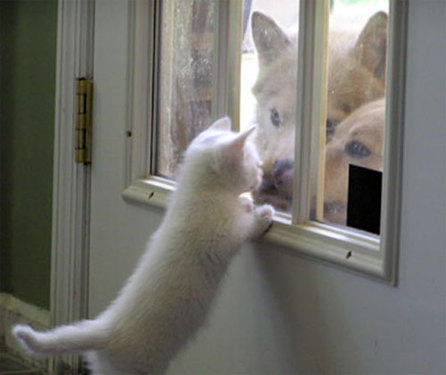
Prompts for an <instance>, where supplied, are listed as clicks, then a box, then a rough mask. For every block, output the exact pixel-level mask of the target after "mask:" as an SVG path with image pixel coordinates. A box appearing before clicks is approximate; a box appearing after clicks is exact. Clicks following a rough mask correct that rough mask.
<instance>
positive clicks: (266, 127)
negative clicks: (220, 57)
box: [240, 0, 299, 211]
mask: <svg viewBox="0 0 446 375" xmlns="http://www.w3.org/2000/svg"><path fill="white" fill-rule="evenodd" d="M243 4H244V9H243V20H244V23H243V24H244V38H243V43H242V54H241V59H242V60H241V80H240V82H241V84H240V86H241V95H240V98H241V102H240V128H241V129H243V128H245V127H248V126H251V125H252V124H257V128H258V130H257V137H256V142H257V148H258V151H259V154H260V156H261V158H262V161H263V171H264V178H263V182H262V184H261V186H260V188H259V189H258V190H257V191H256V192H255V193H254V199H255V200H256V201H257V202H258V203H270V204H273V205H274V206H275V207H276V208H277V209H279V210H282V211H289V210H291V201H292V185H293V183H292V181H293V158H294V131H295V127H296V92H297V39H298V18H299V2H298V1H296V0H278V1H274V2H272V1H270V0H252V1H246V0H245V1H244V2H243Z"/></svg>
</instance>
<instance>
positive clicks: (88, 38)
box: [50, 0, 95, 374]
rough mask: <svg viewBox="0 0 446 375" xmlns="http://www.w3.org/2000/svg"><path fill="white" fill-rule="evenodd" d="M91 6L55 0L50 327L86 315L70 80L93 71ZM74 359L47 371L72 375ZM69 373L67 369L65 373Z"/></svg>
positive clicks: (83, 205)
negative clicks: (55, 55) (56, 18)
mask: <svg viewBox="0 0 446 375" xmlns="http://www.w3.org/2000/svg"><path fill="white" fill-rule="evenodd" d="M94 8H95V2H94V1H89V0H72V1H63V0H60V1H59V2H58V30H57V57H56V97H55V125H54V167H53V214H52V250H51V303H50V314H51V325H52V326H54V325H60V324H66V323H68V322H72V321H74V320H79V319H82V318H85V317H87V313H88V306H87V301H88V260H89V256H88V254H89V217H90V167H89V166H87V165H82V164H76V163H75V162H74V144H75V142H74V118H75V117H74V116H75V100H76V96H75V82H76V78H77V77H84V76H89V77H91V75H92V72H93V42H94V38H93V32H94ZM79 364H80V362H79V357H78V356H77V355H67V356H63V357H60V358H58V359H54V360H52V363H50V367H51V369H50V373H62V372H63V373H64V374H65V373H72V374H77V373H78V370H79V367H80V365H79ZM67 370H68V371H67Z"/></svg>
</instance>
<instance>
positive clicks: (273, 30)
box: [251, 12, 290, 67]
mask: <svg viewBox="0 0 446 375" xmlns="http://www.w3.org/2000/svg"><path fill="white" fill-rule="evenodd" d="M251 28H252V36H253V39H254V44H255V46H256V50H257V53H258V56H259V64H260V67H261V66H263V65H266V64H270V63H272V62H273V61H274V60H275V59H276V58H277V57H278V56H279V55H280V54H281V53H282V52H283V51H284V50H285V49H286V48H287V47H288V45H289V44H290V40H289V39H288V37H287V36H286V34H285V33H284V32H283V31H282V29H281V28H280V27H279V26H278V25H277V23H276V22H275V21H274V20H273V19H272V18H270V17H268V16H266V15H265V14H263V13H261V12H254V13H253V14H252V16H251Z"/></svg>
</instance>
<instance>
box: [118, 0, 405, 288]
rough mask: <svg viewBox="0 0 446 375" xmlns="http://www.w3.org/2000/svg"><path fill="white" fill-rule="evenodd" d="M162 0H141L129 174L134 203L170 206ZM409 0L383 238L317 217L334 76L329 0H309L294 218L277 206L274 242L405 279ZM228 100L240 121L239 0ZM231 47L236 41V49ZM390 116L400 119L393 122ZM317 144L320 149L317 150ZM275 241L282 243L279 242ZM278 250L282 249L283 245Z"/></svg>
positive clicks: (395, 41) (303, 23) (223, 9)
mask: <svg viewBox="0 0 446 375" xmlns="http://www.w3.org/2000/svg"><path fill="white" fill-rule="evenodd" d="M158 5H159V3H158V1H149V0H144V1H141V2H131V4H130V10H131V11H130V13H129V14H130V17H131V19H130V20H129V21H130V22H129V27H130V28H131V30H130V31H131V32H130V33H129V35H130V40H129V44H128V45H129V53H128V59H129V60H128V82H129V87H128V88H127V90H128V91H127V92H129V100H128V103H127V108H128V122H127V123H128V129H127V130H128V134H129V136H128V138H127V158H126V163H127V171H128V172H127V176H126V181H125V186H124V190H123V193H122V195H123V197H124V198H125V199H127V200H130V201H136V202H140V203H145V204H150V205H154V206H158V207H165V205H166V202H167V196H168V195H169V193H170V192H171V191H173V190H174V189H175V183H174V182H173V181H171V180H168V179H165V178H162V177H159V176H156V175H154V174H149V176H147V171H150V173H154V170H153V164H151V160H153V157H154V152H153V151H154V139H155V137H154V123H153V119H154V118H155V116H156V113H154V111H156V106H154V105H153V103H154V102H155V98H156V90H155V87H156V84H155V83H156V82H155V80H156V74H157V71H158V68H157V65H156V62H157V56H156V54H157V51H156V50H155V44H156V43H155V41H157V40H159V35H156V34H157V32H156V30H157V25H156V22H155V20H156V19H157V17H156V15H157V12H159V6H158ZM407 8H408V7H407V2H404V1H394V0H390V12H389V32H388V46H389V48H388V57H387V65H386V66H387V74H386V77H387V78H386V79H387V82H386V126H385V137H384V138H385V142H384V168H383V191H382V206H381V231H380V233H381V236H376V235H373V234H366V233H365V232H359V231H355V230H352V229H349V228H339V227H335V226H331V225H328V224H324V223H319V222H315V221H312V220H310V207H309V202H310V199H309V197H310V192H311V191H314V190H312V189H313V188H314V187H313V186H311V183H312V181H314V180H315V179H314V175H315V173H317V172H318V168H319V165H320V162H321V161H318V159H317V158H318V152H317V147H314V146H313V147H312V145H317V144H318V143H319V142H320V140H321V139H322V138H323V135H321V138H319V132H320V128H321V127H320V126H319V124H320V121H321V119H324V116H325V108H324V105H325V104H324V103H325V100H326V98H325V94H324V90H323V89H322V88H323V87H324V79H326V78H325V75H326V74H324V72H325V66H324V65H323V64H324V61H326V58H325V57H324V56H323V54H324V53H326V48H323V46H326V35H327V32H326V28H327V27H328V22H327V19H328V14H329V1H328V0H320V1H314V0H301V1H300V13H299V14H300V21H299V56H298V69H299V70H298V77H299V81H298V90H297V103H298V107H297V108H298V110H297V113H299V115H298V119H297V123H298V124H300V125H301V126H297V130H296V155H295V160H296V162H295V176H300V178H299V179H296V181H295V189H294V202H296V203H297V204H294V207H295V210H294V212H293V215H292V218H293V219H292V220H291V219H290V216H289V215H286V214H283V213H280V212H279V213H277V214H276V216H275V217H274V225H273V226H272V228H271V229H270V231H269V232H268V233H267V234H266V236H265V240H266V241H269V242H271V243H272V244H276V245H278V248H277V249H280V248H288V249H292V251H293V252H294V253H296V254H301V255H307V256H311V257H312V258H314V259H318V260H322V261H326V262H329V263H332V264H336V265H339V266H342V267H344V268H347V269H350V270H354V271H357V272H359V273H360V274H364V275H368V276H371V277H372V278H375V279H378V280H382V281H386V282H389V283H391V284H396V280H397V260H398V250H399V244H400V238H399V237H400V236H399V231H400V212H401V171H402V155H403V137H402V136H403V113H404V97H405V90H404V87H405V85H404V82H405V51H406V39H407V37H406V36H407V32H406V24H407ZM217 19H218V20H219V26H218V32H217V37H218V48H217V51H218V53H219V56H218V61H219V62H220V65H219V66H218V67H217V69H218V72H219V74H218V85H217V86H218V91H217V92H216V93H215V98H217V101H218V105H217V110H216V111H215V113H213V115H214V116H215V117H219V116H221V115H224V114H229V115H230V116H231V117H232V118H233V119H235V121H236V123H235V127H236V128H238V123H237V121H238V118H239V116H238V103H239V90H238V89H237V88H239V87H240V82H239V79H240V63H239V59H238V58H236V57H237V55H236V54H237V53H239V52H238V51H240V50H241V48H239V49H238V50H236V48H238V47H237V46H240V43H241V38H240V34H239V33H240V30H241V7H240V2H238V1H237V0H229V1H222V2H220V5H219V10H218V18H217ZM229 46H231V48H228V47H229ZM390 124H391V125H392V126H390ZM312 150H313V151H312ZM273 249H275V248H273ZM274 251H275V250H274Z"/></svg>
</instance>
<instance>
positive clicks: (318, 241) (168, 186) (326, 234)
mask: <svg viewBox="0 0 446 375" xmlns="http://www.w3.org/2000/svg"><path fill="white" fill-rule="evenodd" d="M174 189H175V183H174V182H173V181H169V180H166V179H164V178H161V177H157V176H150V177H148V178H147V179H144V180H143V179H138V180H134V181H132V183H131V184H130V186H129V187H127V188H126V189H125V190H124V191H123V192H122V195H123V198H124V199H126V200H128V201H133V202H139V203H144V204H149V205H152V206H155V207H160V208H165V207H166V205H167V200H168V196H169V194H170V192H172V191H173V190H174ZM264 240H265V241H268V242H271V243H273V244H275V245H278V246H282V247H285V248H287V249H289V250H291V251H293V252H295V253H297V254H300V255H305V256H309V257H311V258H314V259H316V260H322V261H325V262H329V263H333V264H336V265H339V266H342V267H344V268H347V269H350V270H354V271H357V272H359V273H361V274H365V275H368V276H371V277H373V278H376V279H381V280H384V281H390V282H392V280H391V279H390V278H389V277H388V276H387V274H386V272H385V265H384V259H383V256H382V251H381V250H380V239H379V237H378V236H374V235H368V234H365V233H364V234H363V233H360V232H355V231H352V230H348V229H343V228H338V227H334V226H330V225H327V224H323V223H318V222H313V221H311V222H308V223H304V224H298V225H292V224H291V220H290V218H289V216H288V215H285V214H283V213H280V212H279V213H277V214H276V215H275V217H274V224H273V226H272V228H271V229H270V230H269V231H268V233H267V234H266V235H265V238H264Z"/></svg>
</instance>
